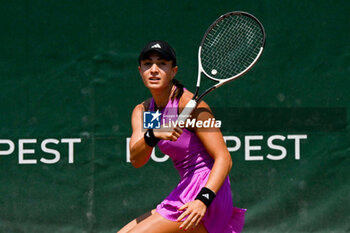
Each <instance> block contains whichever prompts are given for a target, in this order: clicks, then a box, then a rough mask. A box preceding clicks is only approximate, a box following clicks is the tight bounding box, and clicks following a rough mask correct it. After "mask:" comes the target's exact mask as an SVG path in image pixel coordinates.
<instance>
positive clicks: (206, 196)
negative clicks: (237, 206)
mask: <svg viewBox="0 0 350 233" xmlns="http://www.w3.org/2000/svg"><path fill="white" fill-rule="evenodd" d="M215 196H216V194H215V193H214V192H213V191H212V190H210V189H208V188H206V187H203V188H202V189H201V191H200V192H199V193H198V195H197V197H196V200H200V201H202V202H203V203H204V204H205V205H206V206H207V208H208V207H209V206H210V204H211V203H212V202H213V200H214V198H215Z"/></svg>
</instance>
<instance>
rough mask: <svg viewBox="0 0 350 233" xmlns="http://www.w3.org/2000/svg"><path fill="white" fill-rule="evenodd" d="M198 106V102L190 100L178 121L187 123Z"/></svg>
mask: <svg viewBox="0 0 350 233" xmlns="http://www.w3.org/2000/svg"><path fill="white" fill-rule="evenodd" d="M196 106H197V101H195V100H193V99H192V100H190V101H189V102H188V103H187V104H186V107H185V108H184V110H183V111H182V112H181V114H180V116H179V117H178V118H177V121H186V120H187V118H189V116H190V115H191V113H192V111H193V109H195V107H196Z"/></svg>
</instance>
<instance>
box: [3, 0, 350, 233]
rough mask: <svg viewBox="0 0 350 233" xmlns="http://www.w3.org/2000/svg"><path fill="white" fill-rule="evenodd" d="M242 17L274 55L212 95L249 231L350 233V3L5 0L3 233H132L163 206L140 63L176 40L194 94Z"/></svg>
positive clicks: (171, 172)
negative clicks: (214, 49)
mask: <svg viewBox="0 0 350 233" xmlns="http://www.w3.org/2000/svg"><path fill="white" fill-rule="evenodd" d="M234 10H242V11H247V12H250V13H252V14H254V15H255V16H256V17H258V18H259V19H260V20H261V22H262V23H263V24H264V26H265V30H266V33H267V43H266V49H265V51H264V54H263V56H262V58H261V60H260V61H259V62H258V64H257V65H256V66H255V67H254V69H253V70H251V71H250V72H249V73H248V74H247V75H246V76H245V77H244V78H242V79H239V80H237V81H235V82H233V83H232V84H230V85H227V86H225V87H222V88H221V89H220V90H218V91H217V92H216V93H212V94H210V95H209V96H207V97H206V99H205V100H206V102H207V103H209V105H210V106H212V107H213V109H214V113H215V114H217V116H218V118H220V119H222V120H223V128H222V130H223V134H224V136H225V137H226V139H227V144H228V147H229V148H230V150H231V151H232V152H231V155H232V158H233V161H234V166H233V169H232V171H231V173H230V178H231V187H232V192H233V199H234V203H235V205H236V206H239V207H243V208H247V209H248V212H247V214H246V226H245V229H244V232H259V233H261V232H269V233H271V232H277V233H280V232H349V231H350V224H349V223H350V185H349V179H350V173H349V170H350V137H349V136H350V133H349V117H348V113H349V100H350V93H349V87H350V81H349V74H350V66H349V60H350V46H349V39H350V35H349V34H350V33H349V32H350V31H349V22H350V18H349V12H350V4H349V2H347V1H331V0H321V1H291V0H287V1H278V0H270V1H267V0H261V1H238V0H237V1H236V0H235V1H232V0H231V1H228V0H227V1H226V0H212V1H210V0H205V1H159V0H157V1H137V0H129V1H91V0H88V1H39V0H37V1H35V0H34V1H29V0H22V1H20V0H18V1H2V3H1V7H0V28H1V31H2V33H1V36H0V51H1V52H0V98H1V101H0V123H1V125H0V232H4V233H5V232H6V233H20V232H26V233H27V232H35V233H41V232H62V233H68V232H72V233H79V232H87V233H93V232H101V233H105V232H106V233H107V232H108V233H109V232H116V231H117V230H118V229H120V228H121V227H122V226H123V225H125V224H126V223H127V222H128V221H130V220H132V219H133V218H135V217H137V216H139V215H141V214H142V213H144V212H146V211H148V210H150V209H153V208H154V207H155V206H156V205H157V204H158V203H159V202H161V201H162V200H163V198H165V197H166V196H167V194H168V193H169V192H170V191H171V190H172V189H173V188H174V186H175V185H176V183H177V181H178V174H177V172H176V171H175V169H173V168H172V163H171V161H170V160H166V161H164V162H159V161H158V160H159V158H162V157H163V155H162V154H161V153H160V152H159V151H156V154H155V155H156V157H155V159H154V160H151V161H150V162H149V163H148V164H147V165H146V166H144V167H143V168H140V169H135V168H133V167H132V166H131V164H130V163H128V162H127V154H128V152H127V149H126V148H127V142H128V139H127V138H128V137H129V136H130V134H131V127H130V115H131V112H132V109H133V107H134V106H135V105H136V104H138V103H140V102H141V101H142V100H144V99H145V98H148V97H149V96H150V93H149V92H148V90H147V89H146V88H145V87H144V86H143V84H142V82H141V80H140V77H139V74H138V71H137V65H138V64H137V57H138V54H139V52H140V50H141V48H142V47H143V45H144V44H145V43H146V42H147V41H149V40H153V39H163V40H166V41H168V42H169V43H170V44H172V45H173V47H174V48H175V50H176V52H177V55H178V63H179V73H178V76H177V78H178V79H179V80H181V82H182V83H184V84H185V86H186V87H187V88H188V89H190V90H192V91H193V87H194V85H195V81H196V80H195V79H196V77H197V49H198V45H199V42H200V39H201V38H202V35H203V33H204V32H205V30H206V28H207V27H208V25H210V23H211V22H212V21H214V20H215V19H216V18H217V17H218V16H219V15H221V14H223V13H226V12H229V11H234ZM276 135H280V136H276ZM295 135H296V136H295ZM271 137H272V138H271ZM274 138H275V139H274ZM278 138H279V139H278ZM295 138H299V139H295ZM272 139H274V141H273V143H274V144H275V145H279V146H280V147H279V149H278V148H276V147H273V146H271V142H270V144H269V140H272ZM281 147H283V148H285V151H286V156H282V157H281V158H279V159H278V160H272V159H271V158H273V156H278V155H279V154H281V153H282V152H281ZM268 154H270V155H271V156H272V157H271V156H270V157H269V156H268ZM252 158H253V159H252ZM275 158H276V157H275ZM156 160H157V161H158V162H157V161H156ZM145 197H147V198H145Z"/></svg>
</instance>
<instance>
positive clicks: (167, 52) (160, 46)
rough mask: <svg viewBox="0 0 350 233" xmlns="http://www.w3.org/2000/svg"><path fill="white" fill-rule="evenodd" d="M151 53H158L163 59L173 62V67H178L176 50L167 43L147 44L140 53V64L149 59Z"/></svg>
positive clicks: (152, 42)
mask: <svg viewBox="0 0 350 233" xmlns="http://www.w3.org/2000/svg"><path fill="white" fill-rule="evenodd" d="M150 52H158V53H159V54H160V56H161V57H162V58H163V59H165V60H167V61H173V66H176V54H175V50H174V49H173V48H172V47H171V46H170V45H169V44H168V43H167V42H165V41H162V40H153V41H151V42H149V43H148V44H146V46H145V47H144V48H143V49H142V51H141V53H140V56H139V64H140V62H141V60H144V59H146V58H147V55H148V54H149V53H150Z"/></svg>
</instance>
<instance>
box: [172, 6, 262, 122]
mask: <svg viewBox="0 0 350 233" xmlns="http://www.w3.org/2000/svg"><path fill="white" fill-rule="evenodd" d="M265 37H266V36H265V30H264V27H263V25H262V24H261V23H260V22H259V20H258V19H257V18H256V17H254V16H253V15H251V14H249V13H246V12H241V11H235V12H229V13H227V14H224V15H222V16H220V17H219V18H218V19H217V20H215V22H214V23H212V25H211V26H210V27H209V28H208V29H207V31H206V33H205V34H204V37H203V39H202V41H201V44H200V46H199V50H198V78H197V85H196V91H195V94H194V96H193V98H192V100H190V101H189V102H188V103H187V105H186V107H185V108H184V110H183V111H182V112H181V114H180V116H179V117H178V121H185V120H186V119H187V118H188V117H190V115H191V113H192V111H193V109H195V107H196V106H197V104H198V103H199V102H200V101H201V100H202V99H203V97H204V96H206V95H207V94H208V93H210V92H212V91H213V90H215V89H216V88H218V87H220V86H222V85H224V84H226V83H228V82H231V81H233V80H235V79H237V78H239V77H241V76H243V75H244V74H245V73H246V72H247V71H249V70H250V69H251V68H252V67H253V66H254V64H256V62H257V61H258V59H259V58H260V56H261V54H262V51H263V49H264V46H265ZM202 73H203V74H204V75H205V76H206V77H207V78H209V79H211V80H213V81H215V82H217V83H216V84H215V85H213V86H212V87H210V88H208V89H207V90H205V91H204V92H203V93H202V94H201V95H198V92H199V87H200V82H201V77H202Z"/></svg>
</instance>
